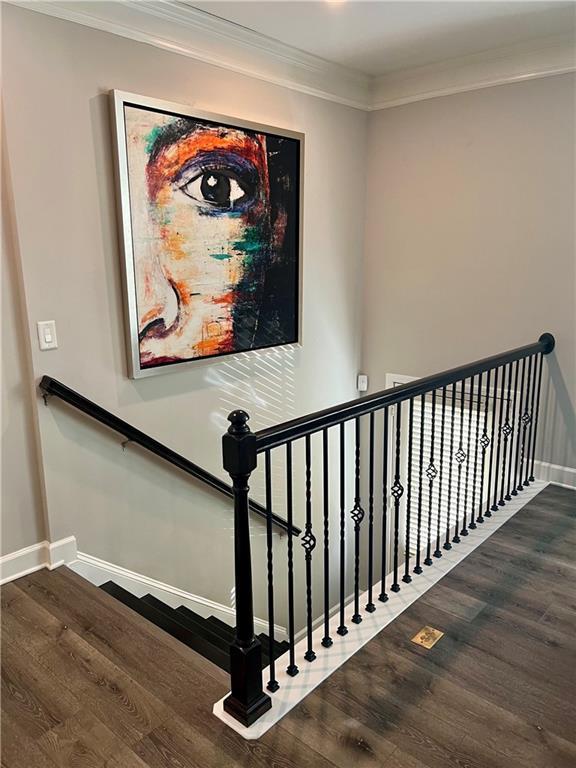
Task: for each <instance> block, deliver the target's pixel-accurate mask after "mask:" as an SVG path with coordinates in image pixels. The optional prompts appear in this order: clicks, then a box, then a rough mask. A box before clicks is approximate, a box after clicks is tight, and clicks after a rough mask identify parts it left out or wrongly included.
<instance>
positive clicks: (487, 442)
mask: <svg viewBox="0 0 576 768" xmlns="http://www.w3.org/2000/svg"><path fill="white" fill-rule="evenodd" d="M491 373H492V371H488V374H487V376H486V403H485V405H484V429H483V430H482V437H481V438H480V445H481V446H482V471H481V474H480V511H479V512H478V517H477V518H476V522H477V523H483V522H484V515H483V514H482V509H483V505H484V477H485V475H486V450H487V448H488V446H489V445H490V438H489V437H488V414H489V412H490V374H491ZM488 489H490V485H488ZM488 496H490V490H488Z"/></svg>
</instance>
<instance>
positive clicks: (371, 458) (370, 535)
mask: <svg viewBox="0 0 576 768" xmlns="http://www.w3.org/2000/svg"><path fill="white" fill-rule="evenodd" d="M373 581H374V411H372V413H371V414H370V446H369V454H368V602H367V604H366V607H365V610H366V611H368V613H374V611H375V610H376V606H375V605H374V602H373V600H372V582H373Z"/></svg>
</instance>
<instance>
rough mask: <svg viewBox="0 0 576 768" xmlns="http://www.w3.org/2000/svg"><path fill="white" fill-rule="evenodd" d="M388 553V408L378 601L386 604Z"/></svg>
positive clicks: (383, 455)
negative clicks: (380, 578) (380, 573)
mask: <svg viewBox="0 0 576 768" xmlns="http://www.w3.org/2000/svg"><path fill="white" fill-rule="evenodd" d="M387 551H388V408H385V409H384V427H383V438H382V581H381V583H380V594H379V596H378V600H380V601H381V602H382V603H385V602H386V600H388V595H387V594H386V566H387V560H388V558H387V556H386V555H387Z"/></svg>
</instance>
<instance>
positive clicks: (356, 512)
mask: <svg viewBox="0 0 576 768" xmlns="http://www.w3.org/2000/svg"><path fill="white" fill-rule="evenodd" d="M354 469H355V472H354V506H353V507H352V511H351V512H350V517H351V518H352V520H353V522H354V615H353V616H352V622H353V623H354V624H360V622H361V621H362V616H361V615H360V525H361V524H362V520H364V510H363V509H362V500H361V498H360V418H357V419H356V450H355V463H354Z"/></svg>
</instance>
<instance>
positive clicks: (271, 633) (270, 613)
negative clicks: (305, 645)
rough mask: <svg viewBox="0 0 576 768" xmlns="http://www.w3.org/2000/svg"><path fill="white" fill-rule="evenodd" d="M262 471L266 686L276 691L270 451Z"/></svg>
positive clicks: (265, 457) (266, 455) (267, 452)
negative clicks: (267, 651)
mask: <svg viewBox="0 0 576 768" xmlns="http://www.w3.org/2000/svg"><path fill="white" fill-rule="evenodd" d="M264 472H265V477H266V512H267V516H266V560H267V563H268V636H269V638H270V679H269V680H268V684H267V685H266V688H268V690H269V691H272V692H274V691H277V690H278V688H279V687H280V686H279V684H278V681H277V680H276V661H275V659H274V563H273V559H272V558H273V554H272V471H271V468H270V451H266V453H265V454H264Z"/></svg>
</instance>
